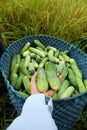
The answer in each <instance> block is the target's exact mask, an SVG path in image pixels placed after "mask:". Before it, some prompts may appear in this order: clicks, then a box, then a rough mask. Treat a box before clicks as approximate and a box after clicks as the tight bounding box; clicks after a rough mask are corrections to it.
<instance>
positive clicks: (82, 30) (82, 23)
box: [0, 0, 87, 45]
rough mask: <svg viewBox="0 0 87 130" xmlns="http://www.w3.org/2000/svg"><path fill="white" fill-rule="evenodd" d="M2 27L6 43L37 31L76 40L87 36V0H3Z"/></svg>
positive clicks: (0, 15) (0, 23)
mask: <svg viewBox="0 0 87 130" xmlns="http://www.w3.org/2000/svg"><path fill="white" fill-rule="evenodd" d="M0 30H1V33H2V36H3V39H4V40H5V42H6V45H8V44H9V43H11V42H12V41H14V40H17V39H19V38H21V37H24V36H28V35H35V34H36V35H37V34H46V35H52V36H56V37H59V38H61V39H64V40H65V41H67V42H70V43H72V44H74V43H77V41H79V40H80V39H81V38H84V37H87V0H32V2H31V0H19V1H17V0H15V1H14V0H9V2H8V0H2V1H1V3H0Z"/></svg>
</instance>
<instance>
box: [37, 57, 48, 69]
mask: <svg viewBox="0 0 87 130" xmlns="http://www.w3.org/2000/svg"><path fill="white" fill-rule="evenodd" d="M47 60H48V57H45V58H43V59H42V61H41V63H40V64H39V67H44V66H45V63H46V62H47Z"/></svg>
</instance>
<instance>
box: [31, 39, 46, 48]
mask: <svg viewBox="0 0 87 130" xmlns="http://www.w3.org/2000/svg"><path fill="white" fill-rule="evenodd" d="M34 44H36V45H37V46H38V47H40V48H42V49H43V50H45V46H44V45H43V44H42V43H41V42H40V41H39V40H34Z"/></svg>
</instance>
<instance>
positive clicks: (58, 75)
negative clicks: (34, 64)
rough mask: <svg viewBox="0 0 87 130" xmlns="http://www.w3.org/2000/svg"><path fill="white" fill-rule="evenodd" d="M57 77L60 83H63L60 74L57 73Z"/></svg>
mask: <svg viewBox="0 0 87 130" xmlns="http://www.w3.org/2000/svg"><path fill="white" fill-rule="evenodd" d="M57 77H58V78H59V80H60V82H62V77H61V75H60V74H59V73H57Z"/></svg>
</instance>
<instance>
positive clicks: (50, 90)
mask: <svg viewBox="0 0 87 130" xmlns="http://www.w3.org/2000/svg"><path fill="white" fill-rule="evenodd" d="M55 93H56V91H55V90H52V89H49V90H48V91H47V92H46V93H45V94H46V96H50V97H51V96H53V95H54V94H55Z"/></svg>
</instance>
